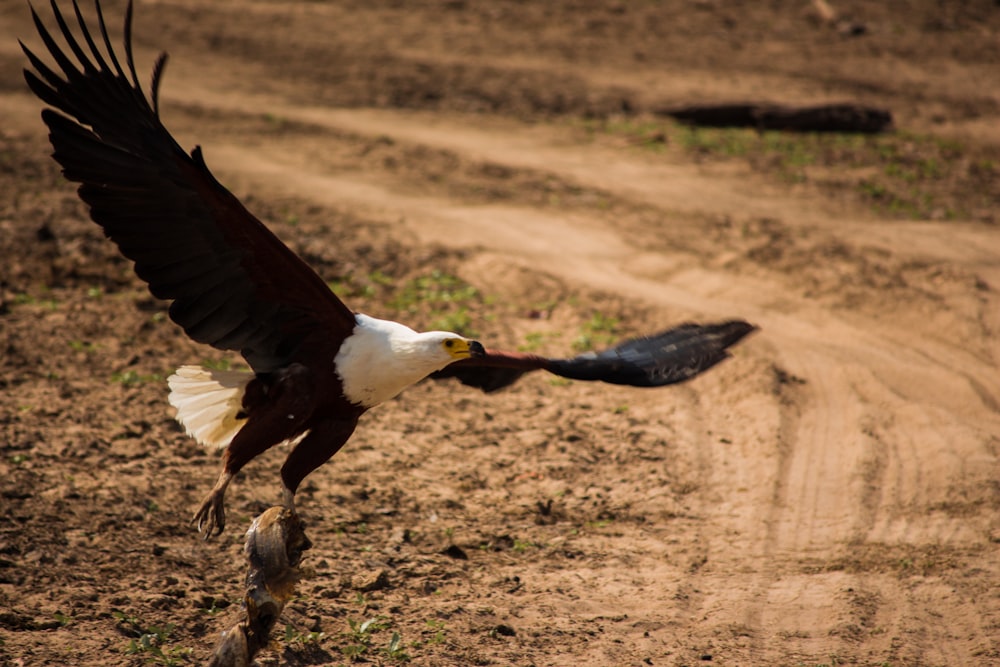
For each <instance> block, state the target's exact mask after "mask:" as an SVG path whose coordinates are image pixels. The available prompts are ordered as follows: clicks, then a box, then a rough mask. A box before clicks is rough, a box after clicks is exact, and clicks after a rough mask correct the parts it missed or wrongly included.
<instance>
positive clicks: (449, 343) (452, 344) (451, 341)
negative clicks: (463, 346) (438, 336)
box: [444, 338, 455, 347]
mask: <svg viewBox="0 0 1000 667" xmlns="http://www.w3.org/2000/svg"><path fill="white" fill-rule="evenodd" d="M444 346H445V347H455V340H454V339H453V338H449V339H448V340H446V341H445V342H444Z"/></svg>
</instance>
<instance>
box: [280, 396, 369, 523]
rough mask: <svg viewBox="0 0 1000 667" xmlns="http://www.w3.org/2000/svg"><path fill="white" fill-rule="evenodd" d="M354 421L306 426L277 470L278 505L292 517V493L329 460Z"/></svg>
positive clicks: (355, 418)
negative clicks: (303, 435)
mask: <svg viewBox="0 0 1000 667" xmlns="http://www.w3.org/2000/svg"><path fill="white" fill-rule="evenodd" d="M357 423H358V419H357V417H356V416H355V417H353V418H349V419H344V420H328V421H324V422H320V423H319V424H313V425H311V426H310V429H309V433H308V434H307V435H306V437H304V438H303V439H302V442H300V443H299V444H297V445H295V449H293V450H292V451H291V452H290V453H289V454H288V458H287V459H285V464H284V465H283V466H281V486H282V489H281V491H282V494H281V499H282V504H283V505H284V506H285V507H287V508H288V509H289V510H291V511H292V513H293V514H294V513H295V492H296V491H297V490H298V488H299V484H301V483H302V480H303V479H305V478H306V475H308V474H309V473H311V472H312V471H313V470H315V469H316V468H318V467H320V466H321V465H323V464H324V463H326V462H327V461H329V460H330V457H332V456H333V455H334V454H336V453H337V452H338V451H339V450H340V448H341V447H343V446H344V443H345V442H347V439H348V438H350V437H351V434H352V433H354V427H355V426H357Z"/></svg>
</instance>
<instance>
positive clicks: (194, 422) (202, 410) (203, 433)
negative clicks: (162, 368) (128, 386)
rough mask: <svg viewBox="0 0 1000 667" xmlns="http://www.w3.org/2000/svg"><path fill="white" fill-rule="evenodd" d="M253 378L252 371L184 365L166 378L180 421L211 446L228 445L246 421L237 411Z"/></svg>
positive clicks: (192, 435)
mask: <svg viewBox="0 0 1000 667" xmlns="http://www.w3.org/2000/svg"><path fill="white" fill-rule="evenodd" d="M252 379H253V373H251V372H249V371H216V370H212V369H209V368H202V367H201V366H181V367H180V368H178V369H177V372H176V373H174V374H173V375H171V376H170V377H169V378H167V384H168V385H169V386H170V396H169V397H168V398H167V400H169V401H170V405H172V406H174V407H175V408H177V421H179V422H180V423H181V425H182V426H183V427H184V429H185V430H186V431H187V434H188V435H190V436H191V437H193V438H194V439H195V440H197V441H198V442H199V443H201V444H202V445H204V446H205V447H207V448H209V449H225V448H226V447H228V446H229V443H230V442H231V441H232V439H233V437H234V436H235V435H236V433H237V432H238V431H239V430H240V429H241V428H242V427H243V424H245V423H246V419H238V418H237V414H239V412H240V410H241V409H242V407H243V392H244V391H245V390H246V386H247V384H248V383H249V382H250V380H252Z"/></svg>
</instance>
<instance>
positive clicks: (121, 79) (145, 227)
mask: <svg viewBox="0 0 1000 667" xmlns="http://www.w3.org/2000/svg"><path fill="white" fill-rule="evenodd" d="M95 5H96V7H97V20H98V28H99V31H100V34H101V41H102V42H103V45H104V47H105V51H106V54H107V57H106V58H105V56H104V55H103V54H102V53H101V49H100V47H99V46H98V43H97V41H95V39H94V37H93V36H92V34H91V31H90V30H89V28H88V26H87V23H86V21H85V20H84V18H83V15H82V13H81V11H80V8H79V5H78V4H77V2H76V1H75V0H74V2H73V10H74V13H75V15H76V19H77V21H76V22H77V24H78V25H79V29H80V32H81V33H82V35H83V40H82V42H81V41H80V40H78V39H76V38H75V37H74V36H73V34H72V32H71V29H70V26H69V25H68V23H67V21H66V20H65V19H64V17H63V15H62V14H61V12H60V10H59V8H58V6H57V5H56V3H55V0H53V1H52V11H53V14H54V16H55V20H56V23H57V24H58V29H59V33H61V35H62V37H63V39H64V41H65V43H66V44H67V46H68V48H67V49H66V50H63V49H62V48H60V47H59V45H58V44H57V42H56V40H55V39H54V37H53V36H52V34H50V33H49V31H48V30H47V29H46V28H45V26H44V24H43V22H42V20H41V19H40V18H39V16H38V14H37V12H35V10H34V8H32V9H31V13H32V18H33V20H34V22H35V26H36V28H37V30H38V34H39V36H40V37H41V39H42V42H43V43H44V45H45V48H46V49H47V50H48V52H49V54H50V55H51V56H52V58H53V60H54V61H55V64H56V67H57V69H58V70H59V71H61V74H60V73H58V72H57V71H56V70H55V69H52V68H50V67H48V66H46V65H45V64H44V63H43V62H42V61H41V59H40V58H38V57H37V56H36V55H35V54H34V53H32V52H31V51H30V50H29V49H28V48H27V47H25V46H24V44H21V48H22V49H23V50H24V52H25V54H26V56H27V58H28V61H29V63H30V64H31V67H32V68H33V69H34V72H32V71H30V70H25V73H24V74H25V80H26V81H27V83H28V86H29V87H30V88H31V90H32V91H33V92H34V93H35V94H36V95H37V96H38V97H39V98H40V99H42V100H43V101H44V102H45V103H46V104H48V105H50V106H51V107H54V108H55V109H56V110H58V111H59V112H60V113H56V112H55V111H52V110H51V109H46V110H45V111H43V112H42V119H43V120H44V121H45V123H46V125H48V127H49V132H50V133H49V139H50V141H51V143H52V145H53V148H54V149H55V152H54V154H53V157H54V158H55V159H56V160H57V161H58V162H59V163H60V164H61V165H62V167H63V173H64V175H65V176H66V178H67V179H69V180H71V181H75V182H78V183H80V184H81V185H80V188H79V190H78V192H79V195H80V197H81V199H83V201H84V202H86V203H87V204H88V205H89V207H90V216H91V218H92V219H93V220H94V222H96V223H97V224H98V225H100V226H101V227H102V228H103V229H104V233H105V234H106V235H107V236H108V237H109V238H110V239H112V240H113V241H114V242H115V243H116V244H117V245H118V247H119V249H120V250H121V252H122V254H124V255H125V256H126V257H128V258H129V259H130V260H132V262H133V263H134V265H135V270H136V273H137V275H139V277H140V278H142V279H143V280H145V281H146V282H147V283H148V284H149V289H150V291H151V292H152V293H153V294H154V295H155V296H156V297H158V298H162V299H168V300H171V301H173V303H172V305H171V307H170V311H169V312H170V317H171V319H172V320H173V321H174V322H176V323H177V324H179V325H180V326H181V327H183V328H184V330H185V332H187V333H188V335H190V336H191V337H192V338H193V339H195V340H197V341H199V342H203V343H207V344H209V345H212V346H214V347H217V348H219V349H226V350H238V351H240V352H241V353H242V354H243V355H244V357H246V359H247V361H249V362H250V364H251V366H252V367H253V368H254V369H255V370H257V371H259V372H269V371H273V370H276V369H277V368H279V367H281V366H284V365H287V364H288V363H290V362H291V361H295V360H299V361H306V359H298V358H297V357H296V354H297V353H299V351H301V350H303V349H304V348H305V347H308V348H309V349H310V350H311V351H312V352H313V353H315V351H316V350H317V348H319V349H325V348H331V349H330V351H331V352H333V353H335V350H336V349H337V348H338V347H339V345H340V342H341V340H342V339H343V338H344V337H346V336H347V335H350V333H351V331H352V330H353V328H354V326H355V318H354V314H353V313H352V312H351V310H350V309H349V308H347V307H346V306H345V305H344V304H343V303H341V301H340V300H339V299H337V297H336V296H335V295H334V294H333V293H332V292H331V291H330V290H329V288H328V287H327V286H326V284H325V283H324V282H323V280H322V279H321V278H320V277H319V276H318V275H317V274H316V273H315V272H314V271H313V270H312V269H311V268H309V267H308V266H307V265H306V264H305V263H304V262H302V260H301V259H300V258H299V257H298V256H296V255H295V254H294V253H293V252H292V251H291V250H289V249H288V247H287V246H285V245H284V244H283V243H282V242H281V241H280V240H279V239H278V238H277V237H276V236H274V234H272V233H271V232H270V231H269V230H268V229H267V228H266V227H265V226H264V225H263V224H262V223H261V222H260V221H259V220H257V218H255V217H254V216H253V215H252V214H251V213H249V212H248V211H247V210H246V209H245V208H244V207H243V205H242V204H241V203H240V202H239V201H238V200H237V199H236V198H235V197H234V196H233V195H232V194H231V193H230V192H229V191H228V190H226V189H225V188H224V187H223V186H222V185H221V184H220V183H219V182H218V181H217V180H216V179H215V178H214V177H213V176H212V174H211V172H210V171H209V170H208V167H207V166H206V165H205V161H204V159H203V157H202V154H201V151H200V149H197V148H196V149H195V150H194V151H193V152H192V153H191V155H188V154H187V153H186V152H185V151H184V150H183V149H182V148H181V147H180V146H179V145H178V144H177V142H176V141H175V140H174V138H173V137H172V136H171V135H170V133H169V132H168V131H167V130H166V128H165V127H164V126H163V125H162V123H161V122H160V119H159V116H158V113H157V109H156V106H157V97H158V89H159V82H160V77H161V75H162V71H163V66H164V64H165V62H166V60H165V56H161V57H160V58H159V59H158V60H157V61H156V64H155V66H154V71H153V83H152V92H153V100H154V102H153V105H152V106H151V105H150V103H149V101H148V100H147V99H146V96H145V94H144V93H143V91H142V88H141V86H140V85H139V82H138V76H137V74H136V67H135V59H134V56H133V52H132V43H131V31H132V27H131V22H132V3H131V2H129V5H128V8H127V10H126V13H125V31H124V32H125V50H124V53H125V58H124V62H125V67H127V72H128V73H127V74H126V69H125V68H123V67H122V64H121V62H120V61H119V58H118V56H117V55H116V54H115V51H114V49H113V48H112V46H111V40H110V38H109V36H108V30H107V26H106V24H105V21H104V16H103V12H102V10H101V6H100V3H99V2H96V3H95ZM84 46H86V48H84ZM87 50H89V52H90V53H89V54H88V53H87ZM70 54H71V55H72V57H71V55H70ZM73 58H75V59H76V60H77V61H79V62H78V63H74V62H73ZM109 63H110V64H109ZM63 114H65V115H63Z"/></svg>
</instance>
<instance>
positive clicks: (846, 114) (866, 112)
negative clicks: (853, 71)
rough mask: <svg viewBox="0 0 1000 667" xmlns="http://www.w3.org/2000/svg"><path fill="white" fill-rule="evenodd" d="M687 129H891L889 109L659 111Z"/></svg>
mask: <svg viewBox="0 0 1000 667" xmlns="http://www.w3.org/2000/svg"><path fill="white" fill-rule="evenodd" d="M657 113H658V114H659V115H662V116H670V117H672V118H676V119H677V120H679V121H681V122H683V123H687V124H689V125H698V126H702V127H752V128H755V129H757V130H783V131H787V132H860V133H865V134H875V133H878V132H885V131H887V130H889V129H891V128H892V112H891V111H889V110H888V109H880V108H877V107H869V106H863V105H859V104H820V105H816V106H804V107H793V106H786V105H780V104H768V103H760V104H749V103H738V104H696V105H691V106H685V107H676V108H670V109H660V110H658V111H657Z"/></svg>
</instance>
